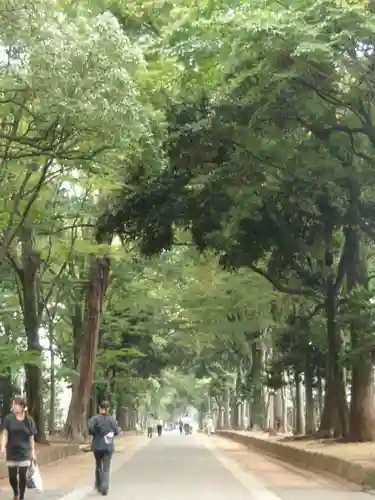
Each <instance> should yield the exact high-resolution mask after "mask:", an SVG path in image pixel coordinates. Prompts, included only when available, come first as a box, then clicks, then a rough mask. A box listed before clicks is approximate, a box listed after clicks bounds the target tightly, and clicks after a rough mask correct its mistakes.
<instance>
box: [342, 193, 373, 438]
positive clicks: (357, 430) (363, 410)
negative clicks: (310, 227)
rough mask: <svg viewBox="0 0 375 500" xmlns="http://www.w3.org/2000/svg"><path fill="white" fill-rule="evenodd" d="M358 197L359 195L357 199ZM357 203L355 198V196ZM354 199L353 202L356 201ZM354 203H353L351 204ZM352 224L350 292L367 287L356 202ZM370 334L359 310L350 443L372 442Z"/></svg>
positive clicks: (353, 329) (353, 340)
mask: <svg viewBox="0 0 375 500" xmlns="http://www.w3.org/2000/svg"><path fill="white" fill-rule="evenodd" d="M358 198H359V196H358ZM356 200H357V197H356ZM356 200H354V201H356ZM354 201H353V203H354ZM352 209H353V210H354V213H353V214H352V217H351V218H352V223H353V225H350V226H349V227H348V228H347V229H346V231H345V236H346V243H347V251H348V264H347V286H348V292H351V291H352V290H353V289H355V288H356V287H357V286H361V287H362V288H367V286H368V277H367V260H366V256H365V255H364V254H365V252H364V244H363V241H362V235H361V233H360V230H359V229H357V226H356V225H355V221H357V220H358V217H359V214H358V213H357V207H356V203H354V206H353V207H352ZM367 331H370V332H371V336H372V325H371V324H370V323H369V321H366V320H365V323H363V320H362V319H361V317H360V311H358V312H357V315H356V316H354V317H353V319H352V320H351V321H350V336H351V346H352V353H353V354H352V384H351V399H350V420H349V434H348V439H349V440H350V441H360V442H364V441H375V406H374V385H373V382H374V377H373V375H374V372H373V362H372V353H371V352H369V351H368V350H367V349H363V337H364V336H365V335H366V333H367Z"/></svg>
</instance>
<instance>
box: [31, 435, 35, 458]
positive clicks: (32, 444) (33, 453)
mask: <svg viewBox="0 0 375 500" xmlns="http://www.w3.org/2000/svg"><path fill="white" fill-rule="evenodd" d="M30 446H31V459H32V460H36V453H35V439H34V436H30Z"/></svg>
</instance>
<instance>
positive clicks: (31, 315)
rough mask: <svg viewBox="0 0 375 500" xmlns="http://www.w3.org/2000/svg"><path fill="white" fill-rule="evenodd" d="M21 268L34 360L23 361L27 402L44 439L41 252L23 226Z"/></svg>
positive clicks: (39, 436)
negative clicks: (40, 291)
mask: <svg viewBox="0 0 375 500" xmlns="http://www.w3.org/2000/svg"><path fill="white" fill-rule="evenodd" d="M21 241H22V270H20V273H19V277H20V281H21V286H22V299H23V321H24V326H25V331H26V336H27V350H28V351H29V352H30V353H31V354H33V356H34V357H36V360H37V363H30V364H26V365H25V372H26V381H27V384H26V393H27V406H28V411H29V413H30V415H31V416H32V417H33V419H34V421H35V424H36V426H37V435H36V436H35V440H36V441H37V442H39V443H42V442H45V441H46V431H45V422H44V409H43V377H42V364H43V360H42V350H43V349H42V347H41V345H40V340H39V328H40V320H41V311H40V304H39V293H38V279H37V273H38V272H39V267H40V262H41V260H40V255H39V254H38V253H37V252H35V250H34V248H33V231H32V229H31V228H30V227H28V226H25V227H24V228H23V229H22V232H21Z"/></svg>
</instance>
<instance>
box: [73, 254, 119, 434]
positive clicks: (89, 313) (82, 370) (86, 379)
mask: <svg viewBox="0 0 375 500" xmlns="http://www.w3.org/2000/svg"><path fill="white" fill-rule="evenodd" d="M108 278H109V259H108V258H106V257H103V258H93V259H92V262H91V265H90V269H89V279H88V289H87V296H86V306H85V321H84V331H83V337H82V342H81V348H80V355H79V379H78V380H77V381H76V383H74V384H73V389H72V399H71V402H70V406H69V412H68V418H67V421H66V424H65V434H66V435H68V436H70V437H71V438H73V439H77V438H82V437H83V435H84V434H85V432H86V421H87V406H88V403H89V400H90V395H91V388H92V384H93V376H94V370H95V362H96V356H97V350H98V343H99V330H100V320H101V315H102V309H103V303H104V298H105V293H106V290H107V286H108Z"/></svg>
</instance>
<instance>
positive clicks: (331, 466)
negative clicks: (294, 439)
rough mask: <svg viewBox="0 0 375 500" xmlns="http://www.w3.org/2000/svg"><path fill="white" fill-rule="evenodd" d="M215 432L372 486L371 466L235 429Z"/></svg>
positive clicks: (304, 465) (289, 460)
mask: <svg viewBox="0 0 375 500" xmlns="http://www.w3.org/2000/svg"><path fill="white" fill-rule="evenodd" d="M216 434H217V435H218V436H222V437H225V438H227V439H231V440H233V441H236V442H237V443H240V444H243V445H245V446H250V447H252V448H254V449H256V450H258V451H262V452H264V453H266V454H268V455H271V456H273V457H275V458H278V459H280V460H282V461H284V462H287V463H290V464H292V465H294V466H296V467H299V468H300V469H310V470H313V471H316V472H324V473H326V474H327V473H328V474H332V475H333V476H336V477H338V478H341V479H344V480H345V481H348V482H351V483H354V484H357V485H359V486H362V487H363V488H364V489H366V490H367V489H370V490H372V489H375V469H373V468H370V467H363V466H361V465H358V464H354V463H351V462H349V461H347V460H344V459H342V458H337V457H333V456H331V455H326V454H324V453H319V452H316V451H307V450H301V449H298V448H294V447H293V446H290V445H288V444H286V443H282V444H281V443H275V442H270V441H266V440H264V439H260V438H256V437H254V436H251V435H244V434H240V433H237V432H235V431H216Z"/></svg>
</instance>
